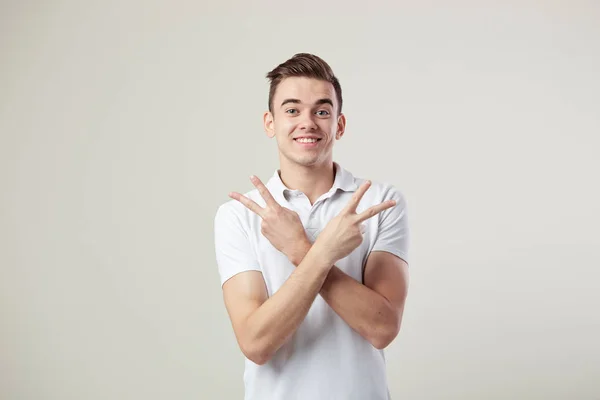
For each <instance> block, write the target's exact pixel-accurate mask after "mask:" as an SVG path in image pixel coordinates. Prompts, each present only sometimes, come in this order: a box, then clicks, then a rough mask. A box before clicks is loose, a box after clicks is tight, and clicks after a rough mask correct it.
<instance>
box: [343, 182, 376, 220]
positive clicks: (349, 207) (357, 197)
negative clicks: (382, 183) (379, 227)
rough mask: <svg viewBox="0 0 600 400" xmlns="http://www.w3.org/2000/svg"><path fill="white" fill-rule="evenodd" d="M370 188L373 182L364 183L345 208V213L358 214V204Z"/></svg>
mask: <svg viewBox="0 0 600 400" xmlns="http://www.w3.org/2000/svg"><path fill="white" fill-rule="evenodd" d="M370 186H371V181H365V182H363V184H362V185H360V187H359V188H358V189H357V190H356V192H354V194H353V195H352V198H351V199H350V201H349V202H348V204H347V205H346V207H345V208H344V212H347V213H354V212H356V207H358V203H360V200H361V199H362V197H363V196H364V194H365V192H366V191H367V190H368V189H369V187H370Z"/></svg>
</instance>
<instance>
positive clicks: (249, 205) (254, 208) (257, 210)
mask: <svg viewBox="0 0 600 400" xmlns="http://www.w3.org/2000/svg"><path fill="white" fill-rule="evenodd" d="M229 197H231V198H232V199H234V200H237V201H239V202H240V203H242V204H243V205H244V206H246V208H247V209H249V210H250V211H252V212H253V213H255V214H257V215H258V216H260V217H261V218H263V215H264V214H263V212H264V211H265V209H264V208H262V207H261V206H259V205H258V204H256V203H255V202H254V201H253V200H250V199H249V198H247V197H246V196H243V195H241V194H239V193H238V192H231V193H229Z"/></svg>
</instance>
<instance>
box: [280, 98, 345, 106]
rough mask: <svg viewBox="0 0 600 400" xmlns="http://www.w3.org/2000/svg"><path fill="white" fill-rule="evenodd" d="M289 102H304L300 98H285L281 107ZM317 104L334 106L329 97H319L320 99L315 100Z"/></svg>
mask: <svg viewBox="0 0 600 400" xmlns="http://www.w3.org/2000/svg"><path fill="white" fill-rule="evenodd" d="M288 103H296V104H300V103H302V102H301V101H300V100H298V99H285V100H284V101H283V102H281V107H283V106H284V105H286V104H288ZM315 104H329V105H330V106H331V107H333V101H332V100H331V99H328V98H324V99H319V100H317V101H315Z"/></svg>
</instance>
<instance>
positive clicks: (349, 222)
mask: <svg viewBox="0 0 600 400" xmlns="http://www.w3.org/2000/svg"><path fill="white" fill-rule="evenodd" d="M370 186H371V182H370V181H365V182H364V183H363V184H362V185H361V186H360V187H359V188H358V190H357V191H356V192H355V193H354V195H353V196H352V198H351V199H350V202H349V203H348V204H347V205H346V207H345V208H344V209H343V210H342V211H341V212H340V213H339V214H338V215H337V216H336V217H335V218H333V219H332V220H331V221H329V223H328V224H327V225H326V226H325V228H324V229H323V231H322V232H321V233H320V234H319V236H318V238H317V240H316V241H315V243H314V245H313V247H315V246H316V247H317V248H318V250H319V252H321V254H322V256H323V257H324V258H325V259H326V260H327V261H329V262H330V263H331V265H333V264H335V263H336V262H337V261H338V260H340V259H342V258H344V257H346V256H347V255H349V254H350V253H352V251H353V250H354V249H356V248H357V247H358V246H360V244H361V243H362V241H363V232H364V231H363V229H364V227H363V226H362V223H363V222H364V221H366V220H367V219H369V218H371V217H373V216H375V215H377V214H379V213H380V212H381V211H384V210H387V209H388V208H391V207H393V206H395V205H396V201H395V200H388V201H384V202H383V203H381V204H377V205H375V206H373V207H370V208H368V209H367V210H365V211H363V212H362V213H360V214H356V208H357V207H358V204H359V203H360V200H361V199H362V197H363V195H364V194H365V192H366V191H367V190H368V189H369V187H370Z"/></svg>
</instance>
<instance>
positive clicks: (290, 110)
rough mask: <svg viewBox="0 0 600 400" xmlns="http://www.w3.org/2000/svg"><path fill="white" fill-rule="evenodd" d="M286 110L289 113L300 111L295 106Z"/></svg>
mask: <svg viewBox="0 0 600 400" xmlns="http://www.w3.org/2000/svg"><path fill="white" fill-rule="evenodd" d="M285 112H286V113H288V114H296V112H298V110H296V109H295V108H290V109H289V110H285Z"/></svg>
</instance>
